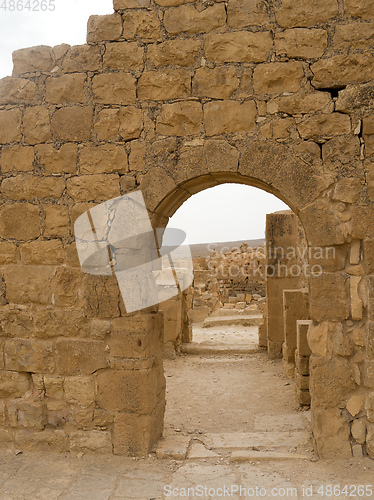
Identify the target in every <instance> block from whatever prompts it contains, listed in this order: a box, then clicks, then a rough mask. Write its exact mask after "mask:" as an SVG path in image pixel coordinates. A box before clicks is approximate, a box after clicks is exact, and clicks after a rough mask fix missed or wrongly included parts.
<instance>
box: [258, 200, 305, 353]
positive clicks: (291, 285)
mask: <svg viewBox="0 0 374 500" xmlns="http://www.w3.org/2000/svg"><path fill="white" fill-rule="evenodd" d="M302 245H306V242H305V240H304V236H303V234H302V228H301V225H300V222H299V219H298V217H297V216H296V215H295V214H294V213H293V212H291V211H290V210H287V211H281V212H276V213H273V214H268V215H267V216H266V274H267V276H266V301H267V347H268V354H269V358H271V359H275V358H281V357H282V345H283V342H284V322H283V290H293V289H297V288H300V287H301V286H302V285H303V284H304V283H305V280H304V276H303V274H302V273H301V259H300V256H299V254H298V249H299V248H304V247H303V246H302ZM293 250H294V251H293Z"/></svg>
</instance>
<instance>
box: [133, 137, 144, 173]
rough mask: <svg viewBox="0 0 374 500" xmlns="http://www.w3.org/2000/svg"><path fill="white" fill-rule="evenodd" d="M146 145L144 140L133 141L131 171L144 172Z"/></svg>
mask: <svg viewBox="0 0 374 500" xmlns="http://www.w3.org/2000/svg"><path fill="white" fill-rule="evenodd" d="M144 156H145V145H144V143H143V141H131V152H130V156H129V164H130V171H131V172H133V171H138V172H142V171H143V170H144V169H145V163H144Z"/></svg>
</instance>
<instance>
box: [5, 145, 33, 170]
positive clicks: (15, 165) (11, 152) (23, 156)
mask: <svg viewBox="0 0 374 500" xmlns="http://www.w3.org/2000/svg"><path fill="white" fill-rule="evenodd" d="M33 162H34V148H33V147H31V146H19V145H18V146H4V147H3V148H2V149H1V156H0V170H1V172H3V173H4V172H11V171H12V170H15V171H20V172H28V171H30V170H32V169H33V168H34V166H33Z"/></svg>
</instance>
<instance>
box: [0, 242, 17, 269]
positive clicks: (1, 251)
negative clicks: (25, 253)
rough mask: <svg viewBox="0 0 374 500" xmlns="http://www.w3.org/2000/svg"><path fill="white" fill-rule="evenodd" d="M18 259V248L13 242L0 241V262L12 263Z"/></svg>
mask: <svg viewBox="0 0 374 500" xmlns="http://www.w3.org/2000/svg"><path fill="white" fill-rule="evenodd" d="M17 261H18V249H17V246H16V245H14V244H13V243H8V242H7V241H1V242H0V264H13V263H15V262H17Z"/></svg>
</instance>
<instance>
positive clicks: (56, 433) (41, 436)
mask: <svg viewBox="0 0 374 500" xmlns="http://www.w3.org/2000/svg"><path fill="white" fill-rule="evenodd" d="M15 446H17V448H19V449H27V450H31V451H44V452H45V451H50V450H51V449H53V450H55V451H59V452H66V451H68V438H67V436H66V434H65V431H63V430H57V429H44V430H43V431H40V430H37V431H36V430H31V429H19V430H17V431H16V434H15Z"/></svg>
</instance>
